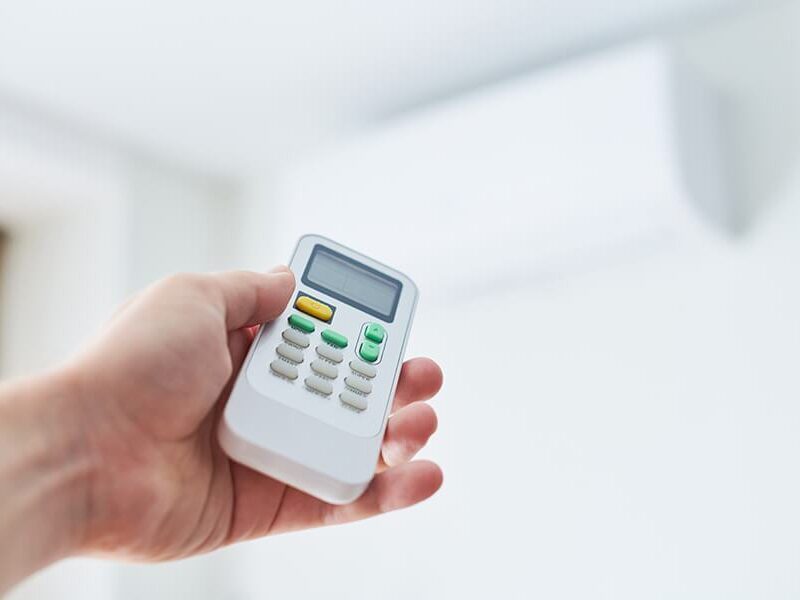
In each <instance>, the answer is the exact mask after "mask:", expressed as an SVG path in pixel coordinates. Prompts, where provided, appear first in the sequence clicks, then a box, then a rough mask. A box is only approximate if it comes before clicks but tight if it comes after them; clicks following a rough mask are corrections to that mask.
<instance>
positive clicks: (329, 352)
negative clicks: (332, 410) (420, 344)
mask: <svg viewBox="0 0 800 600" xmlns="http://www.w3.org/2000/svg"><path fill="white" fill-rule="evenodd" d="M313 303H316V304H313ZM317 305H321V306H323V307H324V306H326V305H325V304H324V303H321V302H319V301H316V300H313V299H312V298H308V297H307V296H303V295H301V296H300V297H298V299H297V302H296V303H295V308H296V309H298V310H302V311H303V312H304V313H306V314H309V315H312V316H314V317H315V318H320V319H321V318H323V317H325V316H326V314H327V313H323V312H320V311H319V310H317V309H319V306H317ZM328 308H331V307H328ZM334 313H335V310H334V309H331V313H330V315H329V316H331V317H332V316H333V315H334ZM317 315H319V316H317ZM288 319H289V325H290V327H289V328H287V329H285V330H283V331H282V333H281V336H282V338H283V340H282V343H280V344H279V345H278V346H277V347H276V348H275V354H276V356H275V360H273V361H272V362H271V363H270V365H269V368H270V370H271V371H272V372H273V373H274V374H275V375H277V376H279V377H281V378H282V379H284V380H287V381H288V382H290V383H291V382H294V381H296V380H298V379H301V380H302V381H303V384H304V387H305V388H306V390H307V393H308V394H312V393H313V394H315V395H317V398H316V402H324V401H325V399H324V398H320V397H319V396H324V397H328V396H331V395H333V394H334V393H336V394H337V397H338V400H339V401H340V403H341V404H339V403H337V405H338V406H340V408H341V409H348V410H350V411H352V412H354V413H355V414H358V413H362V412H364V411H366V410H367V409H368V408H369V395H370V394H371V393H372V390H373V387H374V386H373V380H374V379H375V378H376V377H377V375H378V367H377V364H378V363H379V362H380V359H381V356H382V355H383V351H384V348H385V346H386V344H387V332H386V330H385V329H384V327H383V326H382V325H380V324H378V323H373V322H367V323H362V324H361V326H360V328H359V331H358V332H357V335H355V336H354V338H355V340H356V341H357V344H354V346H353V349H352V350H348V348H349V347H350V340H348V338H347V335H345V333H349V332H345V333H341V332H340V331H336V330H334V329H322V331H318V330H317V327H316V326H315V324H314V322H313V321H312V320H310V319H308V318H306V317H305V316H302V315H299V314H296V313H293V314H291V315H289V317H288ZM340 326H341V323H340ZM353 333H356V332H353ZM312 338H314V339H313V340H312ZM312 341H313V342H314V343H315V345H314V352H313V353H312V356H311V358H309V364H308V366H307V367H303V365H304V364H305V363H306V352H305V351H306V349H307V348H309V347H310V346H311V343H312ZM345 357H347V361H348V362H347V366H348V367H349V369H347V373H344V374H343V375H344V376H343V377H342V379H339V366H340V365H341V364H342V363H343V362H344V361H345ZM301 368H304V369H305V370H304V371H303V372H302V373H301V372H300V369H301ZM345 368H347V367H345ZM300 389H302V387H301V388H300ZM329 406H330V405H329Z"/></svg>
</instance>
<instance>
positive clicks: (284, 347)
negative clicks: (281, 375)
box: [275, 344, 303, 363]
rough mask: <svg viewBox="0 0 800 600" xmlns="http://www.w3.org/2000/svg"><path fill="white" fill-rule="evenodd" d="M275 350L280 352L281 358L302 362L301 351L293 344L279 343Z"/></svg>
mask: <svg viewBox="0 0 800 600" xmlns="http://www.w3.org/2000/svg"><path fill="white" fill-rule="evenodd" d="M275 351H276V352H277V353H278V354H280V355H281V356H282V357H283V358H285V359H287V360H290V361H292V362H296V363H301V362H303V351H302V350H298V349H297V348H295V347H294V346H290V345H289V344H281V345H280V346H278V347H277V348H275Z"/></svg>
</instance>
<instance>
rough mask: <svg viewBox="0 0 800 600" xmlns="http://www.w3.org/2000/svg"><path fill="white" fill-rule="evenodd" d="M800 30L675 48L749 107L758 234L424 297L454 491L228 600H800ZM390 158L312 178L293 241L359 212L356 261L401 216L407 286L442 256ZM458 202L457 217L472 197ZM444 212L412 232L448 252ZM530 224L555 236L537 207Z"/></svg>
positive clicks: (721, 34) (757, 27)
mask: <svg viewBox="0 0 800 600" xmlns="http://www.w3.org/2000/svg"><path fill="white" fill-rule="evenodd" d="M798 26H800V19H798V13H797V5H796V4H791V5H790V4H787V5H783V6H781V7H777V8H774V9H771V10H765V11H763V12H761V13H758V14H756V13H754V14H751V15H747V16H744V17H741V18H735V19H731V20H729V21H727V22H725V23H720V24H717V25H715V26H714V27H711V29H710V30H705V31H695V32H693V33H691V34H688V35H686V36H682V37H681V39H680V40H678V42H677V43H678V45H677V47H676V48H677V49H678V50H679V51H680V52H682V53H684V57H685V58H686V59H687V60H688V61H690V63H691V64H693V65H694V66H695V67H697V68H698V70H699V71H700V73H701V75H703V76H704V77H706V78H707V79H708V80H709V81H710V82H711V83H712V84H714V85H715V87H717V88H718V90H719V91H720V92H721V93H722V94H723V96H724V104H726V105H727V106H728V107H732V108H733V110H731V111H730V112H726V114H725V115H724V117H725V124H726V131H727V132H729V133H730V134H731V135H733V137H734V139H735V140H736V141H735V145H734V153H733V157H732V159H733V161H734V162H733V165H734V169H733V175H734V179H733V183H734V190H736V191H737V192H738V194H734V195H732V197H731V198H730V200H731V201H732V204H731V206H732V207H733V208H735V209H736V210H737V211H741V212H737V215H736V216H737V220H738V223H739V224H740V225H744V227H743V230H744V232H743V233H740V234H738V235H731V236H728V235H721V234H718V233H715V232H714V231H713V230H711V229H705V230H699V231H704V233H703V234H702V235H696V234H697V233H698V231H693V232H692V235H677V236H673V237H672V238H671V239H670V240H667V241H666V243H663V244H661V245H658V246H655V247H653V246H650V247H644V248H640V249H639V251H636V249H630V248H629V252H627V253H626V254H620V255H617V256H616V257H615V258H616V260H615V261H614V262H613V263H609V262H606V263H602V264H597V263H592V261H587V262H588V263H589V264H590V266H591V268H587V269H584V270H583V271H582V272H577V271H573V272H572V273H571V275H570V276H567V277H563V276H562V277H551V278H543V279H536V278H534V279H527V280H525V279H523V280H521V281H516V282H515V281H513V280H508V281H506V282H505V283H504V284H502V285H495V286H493V287H488V286H486V285H484V282H483V281H480V280H474V281H471V282H470V283H471V284H472V286H473V288H472V289H474V290H476V293H474V294H469V293H466V294H462V295H451V296H450V297H449V298H446V300H448V301H447V302H436V301H431V295H433V296H434V297H435V298H434V300H437V299H438V297H436V296H437V291H440V290H439V288H436V289H434V290H433V291H432V292H431V289H430V288H431V286H435V285H437V282H436V281H435V280H433V279H431V278H428V281H427V283H428V285H427V286H426V287H425V288H423V289H422V299H421V305H420V310H419V314H418V318H417V322H416V324H415V327H414V332H413V334H412V340H411V345H410V348H409V354H410V355H414V354H428V355H431V356H434V357H437V358H438V359H439V360H440V361H441V362H442V364H443V366H444V369H445V373H446V377H445V388H444V391H443V393H442V394H441V396H440V397H439V398H438V399H437V400H436V403H437V407H438V410H439V415H440V430H439V433H438V434H437V435H436V436H435V437H434V439H433V441H432V443H431V445H430V447H429V448H428V449H427V450H426V451H425V453H424V454H425V456H427V457H430V458H434V459H437V460H439V461H441V463H442V465H443V467H444V470H445V483H444V487H443V489H442V491H441V493H440V494H439V495H438V496H437V497H436V498H434V499H433V500H432V501H431V502H429V503H426V504H424V505H422V506H419V507H417V508H414V509H412V510H410V511H407V512H405V513H403V514H395V515H391V516H388V517H386V518H383V519H379V520H376V521H371V522H365V523H361V524H358V525H356V526H352V527H347V528H345V527H342V528H335V529H331V530H325V531H315V532H308V533H302V534H295V535H291V536H287V537H285V538H280V539H273V540H263V541H259V542H255V543H252V544H250V546H249V548H248V550H247V551H241V554H242V557H241V559H239V561H238V562H237V564H238V566H239V568H240V572H241V574H242V575H241V578H236V580H235V581H232V582H231V584H230V585H231V591H232V593H235V592H237V593H238V594H237V595H236V597H242V598H259V597H263V596H264V594H265V593H271V594H273V595H278V596H297V597H323V596H324V597H326V598H348V599H352V598H368V597H372V596H374V595H376V594H379V595H380V596H381V597H382V598H387V599H389V598H408V597H414V598H434V597H440V598H450V597H463V598H484V597H502V598H531V597H542V598H615V599H618V598H637V599H638V598H642V597H647V598H662V597H663V598H674V597H696V598H708V597H725V598H751V597H765V596H766V597H796V596H797V595H798V594H800V579H798V578H797V576H796V573H797V564H798V562H799V561H800V547H798V545H797V543H796V540H797V539H798V537H800V518H798V515H797V511H796V508H795V507H796V506H797V504H798V501H800V485H798V483H797V481H798V479H797V477H795V476H794V474H795V472H796V471H797V463H798V457H800V441H798V436H797V431H798V427H799V426H800V409H798V406H797V402H796V399H797V397H798V395H799V394H800V384H798V381H797V377H796V371H797V369H796V365H795V363H796V357H797V356H798V354H799V353H800V316H799V315H798V311H797V306H799V305H800V304H798V302H799V301H800V275H798V271H797V268H796V262H797V257H798V256H800V236H798V231H800V176H798V175H797V173H798V172H800V169H798V167H800V163H799V162H798V161H797V160H796V158H797V157H796V155H795V154H794V144H795V141H796V140H795V138H794V137H793V136H792V135H791V131H792V129H791V127H789V129H788V130H786V129H783V128H780V127H778V123H787V124H791V123H793V122H794V119H796V117H797V114H798V113H797V109H796V108H795V106H796V105H795V104H794V103H792V102H790V101H785V99H786V96H783V95H777V96H775V95H772V94H769V93H764V90H773V91H788V90H791V89H793V87H794V83H793V82H796V80H797V79H796V68H797V66H798V64H800V63H798V57H797V56H796V54H794V53H793V51H792V49H791V48H789V47H787V45H786V42H787V41H788V39H789V38H788V37H787V36H788V32H789V31H797V28H798ZM784 34H787V35H784ZM784 50H785V51H784ZM778 57H780V60H777V59H778ZM737 65H742V68H741V69H737ZM789 97H791V96H789ZM591 100H592V98H591V97H590V98H589V99H588V100H587V101H588V102H591ZM565 117H567V118H568V117H569V113H566V114H565ZM762 122H763V123H764V125H765V128H764V129H761V128H760V127H759V124H760V123H762ZM413 127H414V126H413V124H411V125H409V127H407V128H405V129H404V131H407V130H408V129H409V128H411V129H413ZM378 137H379V138H380V134H379V136H378ZM384 141H385V140H384ZM394 141H395V142H397V143H401V142H398V141H397V140H394ZM616 141H617V140H614V142H616ZM547 142H549V140H544V143H547ZM392 143H393V142H392V140H389V141H386V144H387V145H391V144H392ZM610 143H611V142H610ZM773 144H776V145H773ZM348 148H349V147H348ZM777 148H780V150H777ZM370 150H375V151H376V152H377V153H378V154H377V156H376V155H372V156H369V152H370ZM383 150H385V146H383V145H382V144H375V145H370V143H367V144H366V146H365V147H364V148H361V151H360V152H356V153H355V154H350V153H349V150H346V151H345V154H344V155H345V156H346V157H347V158H348V159H350V158H355V159H357V161H358V160H362V159H364V161H365V162H363V163H361V162H356V164H357V165H361V164H369V165H370V166H371V167H373V168H375V169H377V170H376V171H372V172H369V173H368V174H366V175H364V177H363V178H362V179H361V180H359V178H358V173H352V172H349V171H347V172H345V173H341V172H340V173H336V170H337V169H345V170H346V169H347V168H348V167H347V163H348V160H338V159H337V158H336V156H335V154H336V152H335V150H334V152H333V154H334V157H333V158H331V159H330V161H331V163H330V164H332V165H334V167H333V168H331V169H325V168H318V165H317V163H315V162H313V161H312V163H311V167H310V168H308V170H307V171H304V170H303V167H302V166H300V167H298V170H297V171H296V172H294V173H293V174H292V182H294V183H293V185H292V187H291V189H290V192H289V197H291V198H293V199H294V200H295V202H294V203H293V204H289V205H287V209H286V210H283V211H279V212H278V221H277V222H276V223H275V225H276V226H277V227H278V228H279V230H280V231H281V233H280V234H279V237H280V236H288V235H289V234H288V233H284V232H287V231H288V232H293V230H294V229H295V228H296V227H298V226H300V225H302V224H305V223H308V222H309V221H310V222H311V223H313V224H315V225H319V224H320V220H319V219H316V218H315V217H313V216H310V217H307V218H308V221H301V222H300V225H298V224H297V221H295V220H294V219H295V218H296V217H297V215H298V214H299V212H302V211H300V207H301V205H302V207H303V210H304V211H305V212H306V213H307V214H308V213H314V206H316V205H317V203H319V202H322V201H323V198H322V195H323V194H324V193H325V192H327V199H325V202H328V203H330V206H336V205H337V203H338V204H339V205H343V206H347V207H348V209H349V210H348V211H347V212H346V213H344V214H340V215H339V218H338V220H336V219H334V217H333V216H332V215H333V214H334V213H335V212H336V211H335V210H328V208H327V207H326V208H322V209H319V210H321V214H322V215H324V216H325V218H327V219H329V222H330V225H329V228H328V229H327V233H329V234H333V235H335V234H336V233H337V232H340V231H341V232H343V233H344V235H346V236H348V238H349V239H348V241H349V242H351V243H353V244H357V242H358V231H359V228H360V227H367V226H372V225H373V221H374V220H375V219H377V218H381V217H383V220H382V223H383V224H384V226H383V228H381V229H379V230H378V233H377V234H372V233H370V234H367V235H366V236H365V239H366V242H367V244H368V245H369V246H370V248H369V250H370V251H371V252H374V253H376V254H377V255H379V256H381V254H380V253H381V252H382V248H381V244H380V239H379V238H381V237H384V238H385V239H386V240H387V242H386V246H387V248H386V250H385V254H390V255H392V256H393V257H394V258H395V262H397V261H399V262H400V263H401V266H403V263H405V264H406V265H407V264H415V265H418V264H420V263H419V261H418V258H419V256H420V253H422V255H424V253H425V252H426V251H430V252H434V253H435V252H436V251H437V249H438V248H439V244H440V243H441V240H440V239H438V238H432V237H431V236H429V235H428V236H426V235H421V234H420V232H422V233H430V231H429V230H430V227H428V225H427V224H426V225H424V226H422V227H420V229H419V231H417V230H413V229H411V230H409V231H403V230H402V228H398V222H399V223H400V224H407V220H408V219H406V217H405V216H403V215H401V216H400V217H399V218H398V219H395V218H394V215H393V214H390V211H387V207H386V204H385V203H384V202H383V201H384V196H383V195H381V194H379V193H376V190H377V188H378V187H379V186H378V184H377V183H376V182H380V181H381V180H384V181H385V182H386V186H387V191H386V196H388V197H391V198H393V199H394V204H393V207H394V208H395V209H396V210H398V211H402V210H403V209H405V208H407V206H406V205H404V204H403V203H402V202H401V201H400V199H398V198H397V188H396V187H395V186H398V187H399V189H401V190H404V189H407V187H408V183H407V182H406V181H405V180H404V177H407V176H408V170H407V169H406V167H407V165H406V164H405V163H403V162H399V163H389V164H383V165H382V166H381V165H380V163H381V156H382V154H380V152H383ZM648 150H649V149H643V152H645V153H646V152H647V151H648ZM612 151H613V150H612ZM362 152H363V154H362ZM420 152H421V153H422V154H423V157H427V158H428V159H429V160H431V161H432V163H431V166H430V169H429V171H428V172H427V173H426V176H427V177H428V178H429V179H430V181H431V183H432V185H434V186H435V185H440V184H441V181H439V180H437V176H438V173H440V172H441V171H444V172H446V173H449V171H448V170H447V169H443V170H439V169H437V168H436V164H437V162H436V160H435V159H434V158H432V157H430V155H429V154H427V152H428V148H425V149H420ZM776 154H777V156H776ZM364 155H368V156H367V158H365V157H364ZM392 156H394V155H392ZM771 158H778V159H779V160H780V161H781V166H782V168H781V169H779V170H778V172H776V170H775V169H772V168H768V166H767V165H769V163H770V159H771ZM321 160H322V162H323V163H325V161H326V160H328V159H326V158H323V159H321ZM423 160H424V159H423ZM441 160H442V161H446V160H447V157H446V156H443V157H441ZM635 164H638V163H635ZM482 166H483V165H482V164H481V165H477V164H476V169H480V168H481V167H482ZM583 166H584V165H583V164H576V165H575V168H576V170H579V169H581V168H582V167H583ZM414 168H416V165H415V166H414ZM531 169H532V170H533V169H535V165H532V166H531ZM414 173H415V174H417V173H416V171H414ZM304 174H305V175H307V176H308V178H307V179H303V175H304ZM472 175H473V173H472V172H465V173H464V177H465V178H466V179H467V180H469V178H470V177H471V176H472ZM482 176H483V174H481V177H482ZM342 181H344V182H346V183H348V184H352V185H349V186H347V185H345V186H340V185H336V184H338V183H341V182H342ZM365 181H366V182H367V183H366V184H365V183H364V182H365ZM414 181H415V182H416V184H417V185H420V182H419V181H418V180H417V179H414ZM423 183H424V182H423ZM329 184H331V185H329ZM420 187H424V186H422V185H421V186H420ZM365 189H366V190H367V191H368V192H370V193H368V194H365V193H364V190H365ZM269 190H273V193H276V194H281V193H286V190H283V191H281V190H280V189H278V190H277V191H275V188H274V186H273V184H271V183H270V184H267V185H265V187H264V194H265V195H266V194H267V193H268V191H269ZM298 190H299V191H298ZM377 191H379V190H377ZM278 197H279V198H280V197H282V196H280V195H279V196H278ZM602 200H604V198H598V202H599V201H602ZM429 201H432V200H430V199H429ZM448 201H449V205H448V206H449V209H450V210H452V211H454V212H456V213H458V211H459V209H460V208H461V205H460V204H459V202H458V201H457V199H453V198H444V199H442V202H443V203H445V202H448ZM415 202H416V199H410V200H409V201H408V206H416V205H415ZM499 204H500V205H502V201H501V202H499ZM439 208H441V207H440V206H433V207H432V209H431V210H430V211H426V210H424V209H421V210H418V212H417V213H415V214H416V216H417V217H418V218H420V219H425V218H426V217H428V216H430V215H437V217H438V218H437V220H436V221H435V223H436V224H437V225H439V226H440V227H441V228H443V229H444V230H445V234H444V237H445V239H447V231H446V230H447V228H448V226H449V221H448V218H447V212H446V211H439V210H438V209H439ZM494 208H496V206H495V205H492V204H491V203H487V206H486V213H485V218H484V219H483V220H481V219H479V218H475V219H473V222H472V225H473V229H466V228H463V227H462V228H460V229H458V230H457V233H458V234H460V235H461V236H466V235H473V236H476V237H478V238H480V237H481V236H483V235H491V233H486V232H485V230H486V228H489V227H491V226H492V224H493V223H496V222H497V221H498V220H497V219H494V215H493V212H492V211H493V209H494ZM265 212H266V211H265ZM518 214H519V215H523V216H524V215H530V216H531V217H530V218H535V216H536V212H535V210H531V209H530V208H529V207H528V208H527V209H526V210H523V209H522V208H520V210H519V213H518ZM460 216H461V215H459V214H456V216H455V218H454V221H455V222H458V219H459V217H460ZM398 229H400V230H398ZM685 231H686V230H681V229H679V230H678V232H679V233H681V232H685ZM492 233H496V232H492ZM404 236H405V237H404ZM498 244H502V239H498ZM277 245H279V244H276V243H275V242H274V241H271V242H270V243H269V245H268V246H265V248H266V247H268V248H270V250H268V251H267V250H265V252H274V253H277V252H279V251H278V249H277V248H276V246H277ZM500 249H501V251H502V246H500ZM498 253H500V252H498ZM432 262H434V263H435V264H437V265H438V262H437V258H436V257H434V258H433V259H432ZM421 268H423V269H425V268H426V267H425V265H422V266H421ZM438 268H442V267H441V266H439V267H438ZM425 273H426V276H427V275H429V273H428V272H427V271H425ZM459 273H462V270H459ZM411 275H412V276H413V275H414V273H413V272H412V273H411ZM446 277H447V276H446V275H445V276H443V278H445V279H446ZM243 586H244V589H242V588H243Z"/></svg>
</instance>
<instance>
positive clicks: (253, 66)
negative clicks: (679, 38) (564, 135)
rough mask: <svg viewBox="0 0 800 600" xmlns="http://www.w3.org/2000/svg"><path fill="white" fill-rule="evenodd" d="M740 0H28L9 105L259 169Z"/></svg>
mask: <svg viewBox="0 0 800 600" xmlns="http://www.w3.org/2000/svg"><path fill="white" fill-rule="evenodd" d="M736 1H737V0H702V1H701V0H607V1H605V2H600V1H598V0H571V1H569V2H566V1H565V0H492V1H491V2H488V1H487V2H464V1H463V0H440V1H438V2H429V1H423V0H406V1H405V2H388V1H386V0H383V1H376V0H371V1H370V0H349V1H343V2H313V1H311V0H296V1H294V2H284V3H277V2H255V1H254V2H246V1H244V0H232V1H228V2H224V3H223V2H210V1H207V0H195V1H192V2H189V1H181V0H160V1H158V2H154V1H143V0H136V1H134V0H120V1H116V2H108V1H105V0H73V1H72V2H62V1H57V0H27V1H25V2H11V3H8V2H6V3H2V4H0V100H2V99H3V98H6V99H9V98H10V99H12V100H14V101H15V102H17V103H18V104H19V103H22V104H23V105H24V106H28V105H34V106H36V107H38V109H41V110H44V111H45V112H51V113H55V114H59V115H62V116H66V117H68V118H70V119H73V120H75V121H77V122H78V123H82V124H83V125H84V126H86V127H88V128H91V129H95V130H100V131H103V132H107V133H111V134H114V135H118V136H122V137H123V138H124V139H127V140H129V141H131V142H133V143H135V144H137V145H140V146H141V147H143V148H145V149H149V150H151V151H154V152H157V153H160V154H162V155H165V156H168V157H169V158H172V159H179V160H181V161H189V162H191V163H195V164H197V165H199V166H202V167H204V168H208V169H211V170H214V171H218V172H224V173H229V174H234V175H249V174H251V173H253V172H257V171H260V170H264V169H268V168H270V167H273V166H275V164H276V163H277V162H280V161H281V160H283V159H286V158H290V157H292V156H294V155H296V154H297V153H299V152H303V151H305V150H307V149H308V148H309V147H310V146H311V145H312V144H316V143H319V142H320V141H322V140H325V139H328V138H331V137H333V136H336V135H341V134H344V133H348V132H350V131H353V130H354V129H357V128H359V127H363V126H364V125H367V124H370V123H374V122H375V121H376V120H380V119H382V118H385V117H387V116H389V115H393V114H397V113H399V112H403V111H405V110H408V109H409V108H413V107H416V106H420V105H422V104H425V103H428V102H431V101H435V100H437V99H441V98H443V97H446V96H449V95H452V94H455V93H458V92H461V91H464V90H467V89H470V88H472V87H475V86H478V85H481V84H484V83H487V82H490V81H493V80H497V79H500V78H504V77H507V76H509V75H513V74H515V73H518V72H521V71H524V70H526V69H528V68H531V67H532V66H535V65H538V64H541V63H543V62H545V61H547V60H550V59H552V58H554V57H559V56H564V55H568V54H571V53H575V52H579V51H580V50H582V49H586V48H591V47H597V46H601V45H606V44H607V43H609V41H611V40H614V39H617V38H620V37H623V36H625V35H629V34H632V33H635V32H641V31H645V30H648V29H650V28H652V27H656V26H658V24H663V23H665V22H675V21H676V20H680V19H682V18H683V17H685V16H687V15H690V14H694V15H698V14H702V13H706V12H708V11H712V10H714V9H719V8H721V7H723V6H726V5H731V4H734V3H736Z"/></svg>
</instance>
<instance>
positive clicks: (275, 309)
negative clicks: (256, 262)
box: [209, 267, 294, 331]
mask: <svg viewBox="0 0 800 600" xmlns="http://www.w3.org/2000/svg"><path fill="white" fill-rule="evenodd" d="M209 277H210V279H211V282H212V284H213V285H214V286H215V288H216V290H217V291H218V293H219V297H220V300H221V302H222V308H223V310H224V313H225V324H226V326H227V328H228V331H233V330H235V329H241V328H242V327H250V326H252V325H259V324H261V323H264V322H266V321H271V320H272V319H274V318H275V317H277V316H278V315H279V314H281V312H282V311H283V309H284V308H286V304H287V303H288V302H289V298H291V296H292V292H293V291H294V275H293V274H292V272H291V271H290V270H289V269H288V268H286V267H278V268H276V269H273V270H272V271H270V272H269V273H255V272H253V271H228V272H225V273H215V274H213V275H209Z"/></svg>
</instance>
